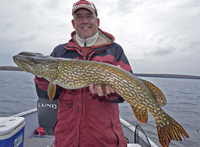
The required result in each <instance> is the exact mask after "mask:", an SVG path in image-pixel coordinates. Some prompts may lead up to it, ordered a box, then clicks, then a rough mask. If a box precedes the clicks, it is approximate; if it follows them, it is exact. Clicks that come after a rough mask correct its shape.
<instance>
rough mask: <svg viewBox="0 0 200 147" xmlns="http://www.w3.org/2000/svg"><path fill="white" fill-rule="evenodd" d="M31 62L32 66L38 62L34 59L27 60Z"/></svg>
mask: <svg viewBox="0 0 200 147" xmlns="http://www.w3.org/2000/svg"><path fill="white" fill-rule="evenodd" d="M29 60H30V61H31V62H33V63H34V64H38V61H37V60H35V59H29Z"/></svg>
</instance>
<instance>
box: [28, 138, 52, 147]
mask: <svg viewBox="0 0 200 147" xmlns="http://www.w3.org/2000/svg"><path fill="white" fill-rule="evenodd" d="M54 139H55V138H54V137H52V138H25V139H24V147H53V142H54Z"/></svg>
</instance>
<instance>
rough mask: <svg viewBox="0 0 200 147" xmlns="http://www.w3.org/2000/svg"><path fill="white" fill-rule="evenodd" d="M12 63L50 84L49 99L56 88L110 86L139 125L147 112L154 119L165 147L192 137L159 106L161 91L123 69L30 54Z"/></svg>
mask: <svg viewBox="0 0 200 147" xmlns="http://www.w3.org/2000/svg"><path fill="white" fill-rule="evenodd" d="M13 60H14V61H15V63H16V64H17V65H18V66H20V67H21V68H22V69H23V70H25V71H27V72H30V73H32V74H33V75H35V76H38V77H43V78H45V79H46V80H48V81H49V87H48V95H49V98H50V100H52V99H53V98H54V94H55V90H56V85H59V86H61V87H63V88H66V89H78V88H83V87H87V86H89V84H94V85H101V86H102V87H103V86H104V85H108V86H110V87H111V88H113V89H114V90H115V91H116V92H117V93H118V94H119V95H120V96H121V97H123V99H124V100H125V101H127V102H128V103H129V104H130V105H131V107H132V110H133V112H134V114H135V116H136V118H137V120H138V121H139V122H141V123H146V122H147V121H148V111H149V112H150V113H151V114H152V115H153V116H154V118H155V120H156V124H157V133H158V138H159V142H160V144H161V145H162V147H168V146H169V143H170V141H171V140H176V141H182V137H183V138H184V137H186V138H189V135H188V134H187V132H186V131H185V130H184V128H183V127H182V126H181V125H180V124H178V123H177V122H176V121H175V120H174V119H173V118H172V117H171V116H170V115H168V114H167V113H166V112H164V111H163V109H162V108H161V107H160V106H159V101H156V99H155V98H154V97H155V96H156V95H157V93H156V92H155V91H159V90H158V89H157V90H156V88H157V87H153V89H155V91H154V92H153V91H151V86H148V85H149V84H150V82H147V83H145V81H143V80H141V79H139V78H137V77H136V76H135V75H133V74H131V73H129V72H127V71H126V70H124V69H122V68H119V67H117V66H114V65H110V64H107V63H102V62H96V61H87V60H75V59H67V58H55V57H51V56H43V55H42V54H40V53H30V52H22V53H19V54H18V55H15V56H13ZM150 85H151V84H150ZM158 97H159V94H158ZM160 105H163V104H162V103H160Z"/></svg>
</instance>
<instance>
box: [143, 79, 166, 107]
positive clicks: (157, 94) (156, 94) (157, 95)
mask: <svg viewBox="0 0 200 147" xmlns="http://www.w3.org/2000/svg"><path fill="white" fill-rule="evenodd" d="M141 80H142V82H143V83H144V84H145V85H146V86H147V87H148V88H149V90H150V92H151V93H152V94H153V98H154V100H155V101H156V102H157V103H158V105H160V106H165V105H166V104H167V100H166V97H165V95H164V93H163V92H162V91H161V90H160V89H159V88H158V87H156V86H155V85H154V84H152V83H151V82H149V81H146V80H143V79H141Z"/></svg>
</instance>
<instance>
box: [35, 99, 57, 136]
mask: <svg viewBox="0 0 200 147" xmlns="http://www.w3.org/2000/svg"><path fill="white" fill-rule="evenodd" d="M57 109H58V99H56V100H53V101H50V100H47V99H44V98H39V99H38V101H37V113H38V123H39V126H40V127H43V129H44V131H45V133H46V134H47V135H54V133H53V127H54V125H55V123H56V121H57Z"/></svg>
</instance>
